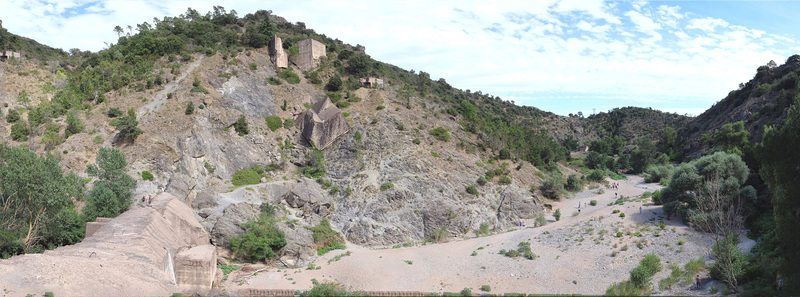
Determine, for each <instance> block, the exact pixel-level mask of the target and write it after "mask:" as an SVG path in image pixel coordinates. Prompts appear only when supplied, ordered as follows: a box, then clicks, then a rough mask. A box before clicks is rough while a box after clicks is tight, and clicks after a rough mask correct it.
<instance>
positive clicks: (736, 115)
mask: <svg viewBox="0 0 800 297" xmlns="http://www.w3.org/2000/svg"><path fill="white" fill-rule="evenodd" d="M798 88H800V55H793V56H791V57H789V58H788V59H787V60H786V63H784V64H783V65H780V66H777V65H776V64H775V63H774V62H772V61H770V63H769V64H768V65H764V66H761V67H758V69H757V71H756V75H755V77H753V79H751V80H750V81H749V82H747V83H746V84H742V85H740V88H739V89H738V90H733V91H731V92H730V93H728V96H726V97H725V98H724V99H722V100H721V101H719V102H717V103H716V104H714V106H712V107H711V108H709V109H708V110H706V111H705V112H703V113H702V114H700V115H699V116H697V117H696V118H694V119H692V120H691V121H690V122H689V123H688V124H687V125H686V126H684V127H683V128H682V129H679V131H678V135H680V139H681V140H682V141H681V143H680V149H681V150H683V151H684V153H685V154H686V155H687V156H691V157H698V156H700V155H702V154H703V153H704V152H707V151H709V150H710V149H712V148H714V146H715V145H714V143H713V141H711V139H712V138H713V137H712V136H713V134H714V131H716V130H717V129H719V128H720V127H722V125H724V124H727V123H734V122H738V121H742V122H743V123H744V127H745V129H746V130H747V131H748V132H749V133H750V139H749V140H750V141H751V142H758V141H761V136H762V134H763V130H764V126H767V125H778V124H780V123H781V122H782V121H783V119H784V118H785V117H786V112H787V110H788V108H789V106H791V105H792V104H793V103H796V102H797V100H800V99H799V98H800V93H798ZM704 135H705V136H704Z"/></svg>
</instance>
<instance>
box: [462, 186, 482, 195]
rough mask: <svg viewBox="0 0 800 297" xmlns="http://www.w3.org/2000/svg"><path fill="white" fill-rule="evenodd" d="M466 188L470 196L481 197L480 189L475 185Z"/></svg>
mask: <svg viewBox="0 0 800 297" xmlns="http://www.w3.org/2000/svg"><path fill="white" fill-rule="evenodd" d="M465 188H466V190H467V193H470V194H472V195H475V196H479V194H478V188H476V187H475V185H469V186H465Z"/></svg>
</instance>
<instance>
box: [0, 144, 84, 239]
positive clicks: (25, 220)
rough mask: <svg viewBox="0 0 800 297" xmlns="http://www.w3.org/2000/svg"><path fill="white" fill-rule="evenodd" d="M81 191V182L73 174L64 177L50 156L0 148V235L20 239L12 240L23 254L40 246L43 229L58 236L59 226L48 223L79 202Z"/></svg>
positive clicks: (82, 185)
mask: <svg viewBox="0 0 800 297" xmlns="http://www.w3.org/2000/svg"><path fill="white" fill-rule="evenodd" d="M83 190H84V184H83V181H82V180H81V179H80V178H79V177H78V176H77V175H75V174H74V173H67V174H64V172H63V171H62V170H61V167H60V166H59V165H58V161H56V159H55V158H54V157H53V156H52V155H49V154H47V155H44V156H41V157H40V156H37V155H36V154H35V153H34V152H32V151H30V150H29V149H27V148H21V147H10V146H6V145H0V191H2V192H1V193H0V199H2V200H1V201H0V231H2V233H4V234H6V235H8V234H14V235H17V236H21V237H17V238H16V239H19V240H20V242H22V243H23V246H24V248H25V250H26V251H31V250H33V249H35V248H36V246H39V245H40V244H42V242H40V241H41V240H42V239H43V237H42V230H43V229H48V230H47V232H49V233H57V232H60V231H59V230H57V229H58V228H61V227H62V226H59V225H58V224H50V222H51V221H52V220H54V219H57V218H58V214H59V213H60V212H61V211H62V210H65V209H70V208H72V207H73V201H76V200H81V199H82V198H83ZM51 228H52V229H51ZM13 237H14V236H11V237H10V238H13ZM0 245H5V244H4V243H0Z"/></svg>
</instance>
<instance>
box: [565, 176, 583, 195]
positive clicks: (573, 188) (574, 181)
mask: <svg viewBox="0 0 800 297" xmlns="http://www.w3.org/2000/svg"><path fill="white" fill-rule="evenodd" d="M582 189H583V185H581V180H580V179H579V178H578V176H577V175H575V174H570V175H569V177H567V190H569V191H570V192H577V191H580V190H582Z"/></svg>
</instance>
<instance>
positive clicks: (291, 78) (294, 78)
mask: <svg viewBox="0 0 800 297" xmlns="http://www.w3.org/2000/svg"><path fill="white" fill-rule="evenodd" d="M278 77H280V78H282V79H283V80H285V81H286V82H288V83H290V84H293V85H296V84H299V83H300V76H298V75H297V73H294V72H293V71H292V70H291V69H289V68H287V69H284V70H283V71H281V72H278Z"/></svg>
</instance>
